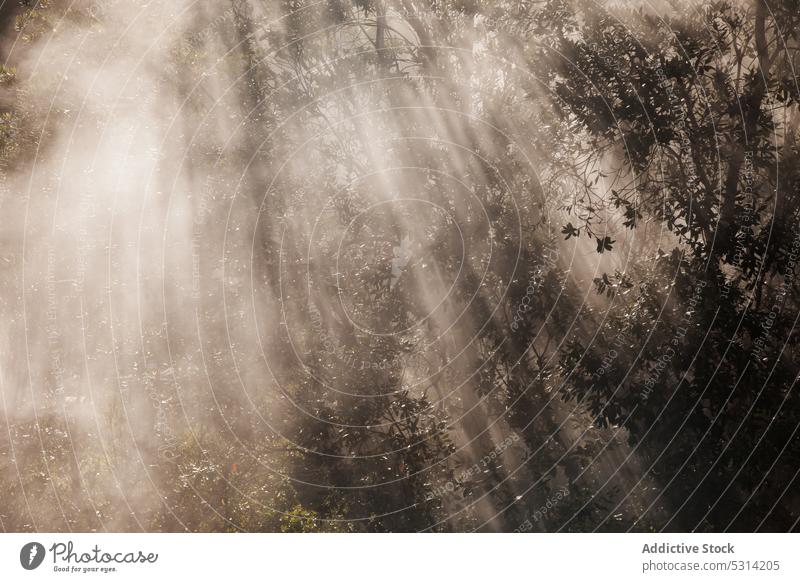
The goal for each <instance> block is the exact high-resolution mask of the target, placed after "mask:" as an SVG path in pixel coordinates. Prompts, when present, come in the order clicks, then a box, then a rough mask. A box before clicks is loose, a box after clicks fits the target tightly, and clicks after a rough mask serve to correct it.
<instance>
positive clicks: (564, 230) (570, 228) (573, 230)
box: [561, 222, 581, 240]
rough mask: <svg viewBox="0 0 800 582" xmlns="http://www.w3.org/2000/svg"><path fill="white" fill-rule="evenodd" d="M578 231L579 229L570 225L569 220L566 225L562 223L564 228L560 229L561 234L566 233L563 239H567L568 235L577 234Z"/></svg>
mask: <svg viewBox="0 0 800 582" xmlns="http://www.w3.org/2000/svg"><path fill="white" fill-rule="evenodd" d="M580 232H581V231H580V230H578V229H577V228H575V227H574V226H572V223H571V222H568V223H567V224H566V225H564V228H562V229H561V234H564V235H566V236H565V237H564V240H569V239H570V237H573V236H578V235H579V234H580Z"/></svg>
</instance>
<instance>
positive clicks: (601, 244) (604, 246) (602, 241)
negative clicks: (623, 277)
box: [597, 236, 617, 253]
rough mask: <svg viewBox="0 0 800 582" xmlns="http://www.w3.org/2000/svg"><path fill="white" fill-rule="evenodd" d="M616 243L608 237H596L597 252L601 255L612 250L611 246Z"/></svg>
mask: <svg viewBox="0 0 800 582" xmlns="http://www.w3.org/2000/svg"><path fill="white" fill-rule="evenodd" d="M615 242H617V241H615V240H611V237H610V236H606V237H603V238H600V237H597V252H598V253H603V252H605V251H610V250H612V248H613V247H612V245H613V244H614V243H615Z"/></svg>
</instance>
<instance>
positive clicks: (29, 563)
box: [19, 542, 45, 570]
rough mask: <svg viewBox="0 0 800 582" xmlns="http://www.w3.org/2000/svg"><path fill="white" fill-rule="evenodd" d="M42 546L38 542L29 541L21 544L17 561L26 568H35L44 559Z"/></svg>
mask: <svg viewBox="0 0 800 582" xmlns="http://www.w3.org/2000/svg"><path fill="white" fill-rule="evenodd" d="M44 554H45V551H44V546H43V545H42V544H40V543H39V542H30V543H28V544H25V545H24V546H22V549H21V550H20V552H19V563H20V564H22V567H23V568H25V569H26V570H35V569H36V568H38V567H39V566H41V564H42V561H44Z"/></svg>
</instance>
